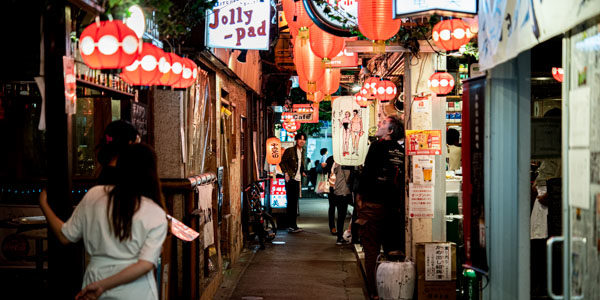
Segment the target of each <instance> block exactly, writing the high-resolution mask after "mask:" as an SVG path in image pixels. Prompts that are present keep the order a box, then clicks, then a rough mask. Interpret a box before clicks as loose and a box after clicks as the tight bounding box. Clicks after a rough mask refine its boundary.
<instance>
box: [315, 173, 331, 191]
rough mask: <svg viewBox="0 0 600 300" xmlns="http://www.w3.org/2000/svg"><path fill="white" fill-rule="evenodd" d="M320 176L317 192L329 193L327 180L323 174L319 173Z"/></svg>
mask: <svg viewBox="0 0 600 300" xmlns="http://www.w3.org/2000/svg"><path fill="white" fill-rule="evenodd" d="M319 176H321V178H322V179H321V181H320V182H319V184H318V185H317V194H326V193H329V180H327V177H325V174H322V175H319Z"/></svg>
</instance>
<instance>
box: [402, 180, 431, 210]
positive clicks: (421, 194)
mask: <svg viewBox="0 0 600 300" xmlns="http://www.w3.org/2000/svg"><path fill="white" fill-rule="evenodd" d="M408 191H409V192H408V201H409V202H408V217H409V218H411V219H413V218H433V185H431V184H415V183H409V188H408Z"/></svg>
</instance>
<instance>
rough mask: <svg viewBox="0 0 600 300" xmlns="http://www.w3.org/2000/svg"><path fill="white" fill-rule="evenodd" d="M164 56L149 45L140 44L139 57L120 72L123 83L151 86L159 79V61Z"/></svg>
mask: <svg viewBox="0 0 600 300" xmlns="http://www.w3.org/2000/svg"><path fill="white" fill-rule="evenodd" d="M164 56H165V52H163V51H162V50H161V49H160V48H158V47H156V46H154V45H152V44H150V43H143V44H142V52H141V53H140V56H138V58H137V59H136V60H135V61H134V62H133V63H132V64H131V65H129V66H127V67H125V68H124V69H123V71H122V72H121V78H122V79H123V81H125V82H127V83H129V84H131V85H153V84H156V83H157V81H158V79H159V78H160V75H161V73H160V71H159V70H158V69H159V61H160V59H161V58H163V57H164Z"/></svg>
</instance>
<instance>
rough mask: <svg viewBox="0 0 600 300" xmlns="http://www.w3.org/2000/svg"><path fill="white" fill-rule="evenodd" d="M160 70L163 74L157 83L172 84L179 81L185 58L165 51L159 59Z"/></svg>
mask: <svg viewBox="0 0 600 300" xmlns="http://www.w3.org/2000/svg"><path fill="white" fill-rule="evenodd" d="M158 71H159V72H160V74H161V75H160V77H159V78H158V80H157V83H156V84H157V85H166V86H171V85H173V84H175V83H177V82H178V81H179V80H181V72H182V71H183V58H181V57H179V56H178V55H177V54H175V53H165V55H164V56H163V57H162V58H161V59H160V60H159V61H158Z"/></svg>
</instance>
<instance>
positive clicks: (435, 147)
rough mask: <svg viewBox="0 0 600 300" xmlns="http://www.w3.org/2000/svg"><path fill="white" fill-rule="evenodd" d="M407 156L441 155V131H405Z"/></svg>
mask: <svg viewBox="0 0 600 300" xmlns="http://www.w3.org/2000/svg"><path fill="white" fill-rule="evenodd" d="M406 140H407V141H408V143H407V145H406V146H407V147H408V148H407V149H406V153H407V154H408V155H441V154H442V131H441V130H407V131H406Z"/></svg>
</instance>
